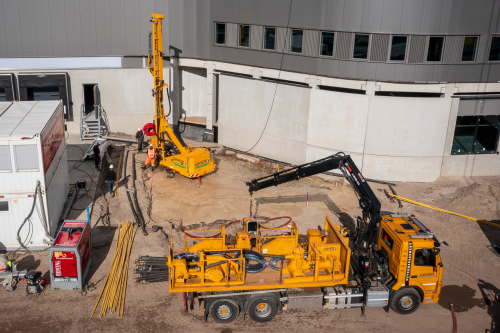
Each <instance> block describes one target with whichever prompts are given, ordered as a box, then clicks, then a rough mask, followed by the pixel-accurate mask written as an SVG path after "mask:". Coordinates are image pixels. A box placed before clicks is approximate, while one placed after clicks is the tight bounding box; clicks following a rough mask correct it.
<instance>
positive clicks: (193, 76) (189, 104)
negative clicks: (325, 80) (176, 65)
mask: <svg viewBox="0 0 500 333" xmlns="http://www.w3.org/2000/svg"><path fill="white" fill-rule="evenodd" d="M181 75H182V78H181V84H182V89H181V94H182V97H181V100H182V115H181V116H182V118H183V117H206V115H207V94H206V91H207V71H206V70H205V69H201V68H186V67H184V68H182V70H181Z"/></svg>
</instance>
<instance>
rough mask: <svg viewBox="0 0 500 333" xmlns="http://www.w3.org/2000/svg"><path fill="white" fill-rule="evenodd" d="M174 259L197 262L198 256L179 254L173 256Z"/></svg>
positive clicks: (189, 253)
mask: <svg viewBox="0 0 500 333" xmlns="http://www.w3.org/2000/svg"><path fill="white" fill-rule="evenodd" d="M174 259H186V261H191V262H199V261H200V256H198V255H197V254H196V253H193V252H181V253H179V254H176V255H175V256H174Z"/></svg>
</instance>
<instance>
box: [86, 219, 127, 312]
mask: <svg viewBox="0 0 500 333" xmlns="http://www.w3.org/2000/svg"><path fill="white" fill-rule="evenodd" d="M136 232H137V226H136V227H134V226H133V224H132V223H130V222H128V221H127V222H123V223H120V226H119V227H118V237H117V239H116V245H115V254H114V257H113V263H112V264H111V268H110V270H109V273H108V276H107V277H106V281H105V282H104V285H103V287H102V290H101V294H100V295H99V298H98V299H97V303H96V304H95V307H94V310H93V311H92V315H91V316H93V315H94V313H95V310H96V309H97V306H98V305H99V301H100V300H101V297H102V299H103V301H102V305H101V311H100V313H99V317H102V316H103V315H104V314H106V311H107V310H109V311H110V312H111V313H113V312H115V311H117V315H118V316H119V317H122V316H123V307H124V305H125V292H126V290H127V277H128V264H129V261H130V260H129V259H130V251H131V250H132V243H133V241H134V238H135V233H136Z"/></svg>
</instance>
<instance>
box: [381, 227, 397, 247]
mask: <svg viewBox="0 0 500 333" xmlns="http://www.w3.org/2000/svg"><path fill="white" fill-rule="evenodd" d="M380 238H381V239H382V241H383V242H384V243H385V245H387V247H388V248H389V250H392V246H393V245H394V241H393V240H392V237H391V236H389V234H388V233H387V232H386V231H385V230H384V229H382V232H381V233H380Z"/></svg>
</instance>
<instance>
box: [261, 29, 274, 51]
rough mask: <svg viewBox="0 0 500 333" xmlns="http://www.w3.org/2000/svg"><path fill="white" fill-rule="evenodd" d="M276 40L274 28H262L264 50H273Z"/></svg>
mask: <svg viewBox="0 0 500 333" xmlns="http://www.w3.org/2000/svg"><path fill="white" fill-rule="evenodd" d="M275 42H276V28H267V27H266V28H264V50H272V51H274V49H275V46H274V43H275Z"/></svg>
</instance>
